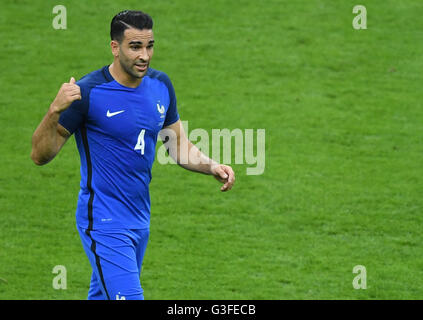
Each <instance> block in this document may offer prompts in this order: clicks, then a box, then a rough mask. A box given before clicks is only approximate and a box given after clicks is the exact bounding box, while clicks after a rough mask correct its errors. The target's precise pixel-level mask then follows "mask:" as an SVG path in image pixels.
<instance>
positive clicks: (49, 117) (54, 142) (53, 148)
mask: <svg viewBox="0 0 423 320" xmlns="http://www.w3.org/2000/svg"><path fill="white" fill-rule="evenodd" d="M59 117H60V114H59V113H58V112H55V111H54V110H53V108H51V107H50V109H49V111H48V112H47V114H46V115H45V116H44V118H43V120H42V121H41V123H40V124H39V126H38V127H37V129H36V130H35V132H34V134H33V135H32V152H31V159H32V161H34V163H35V164H37V165H43V164H46V163H48V162H49V161H50V160H51V159H53V158H54V156H55V155H56V154H57V152H58V150H57V149H58V144H59V143H58V133H57V124H58V121H59Z"/></svg>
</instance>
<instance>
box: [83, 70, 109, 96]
mask: <svg viewBox="0 0 423 320" xmlns="http://www.w3.org/2000/svg"><path fill="white" fill-rule="evenodd" d="M107 68H108V66H104V67H103V68H101V69H98V70H95V71H92V72H90V73H88V74H86V75H85V76H83V77H82V78H81V79H79V80H78V81H77V82H76V84H77V85H78V86H80V87H81V89H82V90H84V91H90V90H91V89H92V88H94V87H95V86H98V85H101V84H103V83H107V82H111V81H113V78H111V76H110V74H109V72H108V70H107Z"/></svg>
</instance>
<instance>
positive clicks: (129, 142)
mask: <svg viewBox="0 0 423 320" xmlns="http://www.w3.org/2000/svg"><path fill="white" fill-rule="evenodd" d="M77 84H78V85H79V87H80V88H81V95H82V99H81V100H76V101H74V102H73V103H72V104H71V106H70V107H69V108H68V109H66V110H65V111H64V112H63V113H62V114H61V115H60V119H59V123H60V124H61V125H62V126H63V127H65V128H66V129H67V130H68V131H69V132H70V133H75V140H76V143H77V146H78V150H79V154H80V159H81V183H80V187H81V189H80V192H79V196H78V205H77V210H76V222H77V225H78V226H80V227H82V228H86V229H88V230H101V229H116V228H126V229H144V228H148V227H149V225H150V194H149V183H150V181H151V168H152V165H153V161H154V158H155V149H156V142H157V137H158V133H159V131H160V130H161V129H162V128H163V127H165V126H168V125H170V124H172V123H174V122H176V121H177V120H178V119H179V115H178V111H177V108H176V97H175V92H174V89H173V86H172V83H171V82H170V80H169V78H168V76H167V75H166V74H165V73H163V72H160V71H157V70H154V69H151V68H150V69H149V70H148V72H147V74H146V75H145V76H144V77H143V79H142V81H141V83H140V85H139V86H138V87H137V88H129V87H125V86H123V85H121V84H119V83H118V82H117V81H115V80H114V79H113V77H112V76H111V74H110V72H109V68H108V66H105V67H103V68H102V69H100V70H97V71H94V72H92V73H90V74H88V75H86V76H84V77H83V78H82V79H80V80H79V81H77Z"/></svg>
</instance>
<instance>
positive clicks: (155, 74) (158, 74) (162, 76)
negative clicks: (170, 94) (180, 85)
mask: <svg viewBox="0 0 423 320" xmlns="http://www.w3.org/2000/svg"><path fill="white" fill-rule="evenodd" d="M147 76H148V77H150V78H151V79H157V80H158V81H161V82H163V83H164V84H165V85H166V86H167V87H168V88H169V87H173V86H172V82H171V81H170V78H169V76H168V75H167V74H166V73H165V72H163V71H159V70H156V69H152V68H149V69H148V72H147Z"/></svg>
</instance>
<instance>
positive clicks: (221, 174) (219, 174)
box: [211, 164, 235, 191]
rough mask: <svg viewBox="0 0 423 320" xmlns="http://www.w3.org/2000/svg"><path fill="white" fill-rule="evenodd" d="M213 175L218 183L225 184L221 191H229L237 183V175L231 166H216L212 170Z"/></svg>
mask: <svg viewBox="0 0 423 320" xmlns="http://www.w3.org/2000/svg"><path fill="white" fill-rule="evenodd" d="M211 172H212V175H213V176H214V177H215V178H216V180H217V181H220V182H222V183H223V186H222V187H221V188H220V191H229V190H231V189H232V186H233V185H234V182H235V173H234V171H233V170H232V168H231V167H230V166H227V165H224V164H216V165H214V166H212V168H211Z"/></svg>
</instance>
